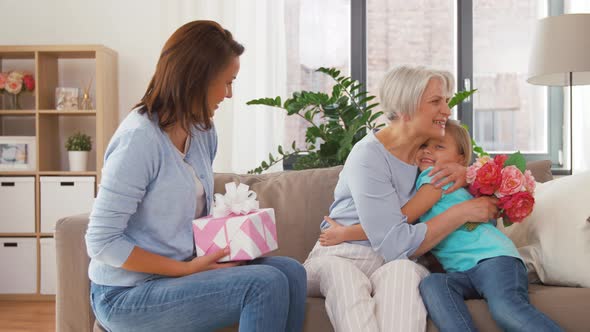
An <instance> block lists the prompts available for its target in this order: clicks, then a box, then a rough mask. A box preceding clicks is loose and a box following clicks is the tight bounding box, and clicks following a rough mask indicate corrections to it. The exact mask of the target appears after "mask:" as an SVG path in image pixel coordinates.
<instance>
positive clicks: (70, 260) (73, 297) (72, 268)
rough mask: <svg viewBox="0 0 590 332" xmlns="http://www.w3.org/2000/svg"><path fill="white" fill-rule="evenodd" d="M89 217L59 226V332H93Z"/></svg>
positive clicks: (64, 220) (65, 220)
mask: <svg viewBox="0 0 590 332" xmlns="http://www.w3.org/2000/svg"><path fill="white" fill-rule="evenodd" d="M87 227H88V214H81V215H76V216H71V217H66V218H62V219H60V220H59V221H58V222H57V224H56V225H55V250H56V261H57V262H56V263H57V294H56V303H55V307H56V312H55V316H56V328H57V331H58V332H69V331H76V332H79V331H80V332H85V331H92V326H93V325H94V314H93V313H92V308H91V307H90V280H89V279H88V264H89V262H90V258H88V254H87V253H86V242H85V240H84V235H85V234H86V228H87Z"/></svg>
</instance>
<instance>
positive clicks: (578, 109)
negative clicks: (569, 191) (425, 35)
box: [564, 0, 590, 174]
mask: <svg viewBox="0 0 590 332" xmlns="http://www.w3.org/2000/svg"><path fill="white" fill-rule="evenodd" d="M565 5H566V7H565V12H566V13H568V14H570V13H590V0H575V1H567V2H566V3H565ZM581 38H584V37H581ZM564 92H566V93H567V89H564ZM572 97H573V99H574V100H573V113H574V114H573V120H574V123H573V128H572V129H573V141H574V147H573V149H574V150H573V152H574V160H573V168H572V171H573V174H577V173H581V172H585V171H590V145H589V144H588V142H590V86H588V85H585V86H575V87H574V90H573V93H572ZM566 99H569V96H568V97H567V98H566ZM566 102H569V101H567V100H566ZM564 107H567V108H565V109H566V110H567V109H569V104H566V105H564Z"/></svg>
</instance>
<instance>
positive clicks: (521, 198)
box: [498, 191, 535, 222]
mask: <svg viewBox="0 0 590 332" xmlns="http://www.w3.org/2000/svg"><path fill="white" fill-rule="evenodd" d="M534 204H535V198H534V197H533V195H531V194H530V193H529V192H527V191H521V192H519V193H516V194H514V195H511V196H504V197H502V198H500V202H499V203H498V207H499V208H500V209H502V210H504V211H503V213H502V217H505V218H508V220H509V221H510V222H521V221H523V220H524V218H526V217H528V216H529V215H530V214H531V212H533V205H534Z"/></svg>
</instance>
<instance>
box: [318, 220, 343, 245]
mask: <svg viewBox="0 0 590 332" xmlns="http://www.w3.org/2000/svg"><path fill="white" fill-rule="evenodd" d="M324 220H325V221H327V222H328V224H330V228H328V229H326V230H325V231H322V233H321V234H320V239H319V241H320V244H321V245H322V246H324V247H328V246H335V245H337V244H340V243H342V242H344V241H345V239H344V230H345V227H344V226H342V225H340V224H339V223H337V222H335V221H334V220H333V219H332V218H330V217H327V216H324Z"/></svg>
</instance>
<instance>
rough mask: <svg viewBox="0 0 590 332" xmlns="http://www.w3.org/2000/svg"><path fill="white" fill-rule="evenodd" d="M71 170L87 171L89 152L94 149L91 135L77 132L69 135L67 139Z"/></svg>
mask: <svg viewBox="0 0 590 332" xmlns="http://www.w3.org/2000/svg"><path fill="white" fill-rule="evenodd" d="M65 146H66V150H68V160H69V162H70V171H75V172H80V171H86V165H87V163H88V152H89V151H90V150H92V139H91V138H90V136H88V135H86V134H84V133H81V132H77V133H75V134H73V135H72V136H70V137H68V140H67V141H66V145H65Z"/></svg>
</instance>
